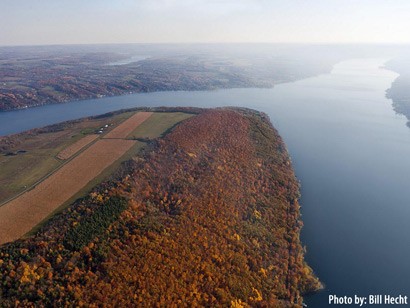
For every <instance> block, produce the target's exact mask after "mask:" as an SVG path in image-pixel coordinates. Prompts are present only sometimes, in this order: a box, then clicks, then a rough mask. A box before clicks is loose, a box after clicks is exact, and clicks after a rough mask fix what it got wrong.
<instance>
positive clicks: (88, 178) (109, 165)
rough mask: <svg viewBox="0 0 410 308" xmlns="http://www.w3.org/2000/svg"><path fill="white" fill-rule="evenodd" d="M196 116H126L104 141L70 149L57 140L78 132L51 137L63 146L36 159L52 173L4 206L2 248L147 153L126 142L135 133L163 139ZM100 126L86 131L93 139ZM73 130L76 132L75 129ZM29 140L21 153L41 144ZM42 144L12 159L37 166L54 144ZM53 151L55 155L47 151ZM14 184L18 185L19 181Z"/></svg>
mask: <svg viewBox="0 0 410 308" xmlns="http://www.w3.org/2000/svg"><path fill="white" fill-rule="evenodd" d="M190 116H192V115H190V114H189V115H188V114H185V113H176V112H170V113H167V112H159V113H152V112H138V113H135V112H124V113H120V114H119V115H118V114H117V115H115V116H113V117H112V118H104V119H103V120H102V121H104V123H108V122H109V123H115V124H113V128H112V127H110V128H108V129H110V131H108V133H105V134H103V135H94V134H90V135H82V134H81V133H79V134H78V132H77V134H74V137H72V138H71V139H75V140H74V142H73V141H72V140H70V141H71V142H70V143H69V142H67V141H66V142H63V141H58V139H59V138H58V137H57V136H55V135H53V134H57V135H58V136H60V137H61V136H63V135H66V134H68V135H70V134H73V132H72V131H71V132H70V133H68V132H67V131H66V130H65V129H63V130H62V131H59V132H54V133H50V134H51V135H50V136H52V138H50V139H52V140H54V143H56V145H57V144H58V146H56V148H51V151H50V153H48V155H46V157H43V156H41V155H40V156H39V157H34V158H35V159H36V160H37V161H38V163H39V165H41V164H43V165H45V166H47V168H42V169H41V170H37V172H38V173H39V174H38V176H37V177H40V178H41V177H42V178H43V179H41V180H40V181H38V180H37V182H35V184H34V186H31V187H30V186H29V188H28V189H27V190H26V191H25V192H23V193H20V195H18V194H16V192H14V195H15V196H16V195H17V196H16V197H15V198H14V199H11V200H10V199H9V200H10V201H6V203H3V205H2V206H0V244H3V243H6V242H9V241H13V240H15V239H18V238H20V237H22V236H23V235H25V234H27V233H28V232H30V231H31V230H32V229H33V228H35V227H36V226H38V225H39V224H41V223H42V222H44V221H45V220H46V219H48V218H49V217H50V216H51V215H52V214H54V213H55V212H56V211H59V210H60V209H61V208H62V207H63V206H66V205H68V204H69V202H72V201H74V200H75V199H76V198H78V197H81V196H83V195H84V194H86V193H87V192H88V191H89V189H91V188H92V187H93V186H94V185H96V184H98V183H99V182H101V181H103V180H104V179H105V178H106V177H108V176H109V175H110V174H112V173H113V172H114V171H115V170H116V168H118V167H119V165H120V164H121V162H123V161H125V160H127V159H130V158H131V157H132V156H134V155H136V154H137V153H138V152H139V151H140V150H141V149H142V148H143V147H144V142H139V141H136V140H130V139H126V137H127V136H129V135H130V133H133V137H135V138H141V137H145V136H146V135H147V134H148V135H150V136H152V137H154V136H160V135H162V134H164V133H165V132H167V131H168V130H169V129H170V128H172V127H173V126H175V125H176V124H177V123H179V122H180V121H182V120H184V119H186V118H187V117H190ZM114 120H115V121H114ZM162 122H163V123H162ZM97 123H98V125H93V126H92V127H86V128H85V129H86V130H87V133H89V132H91V131H90V130H92V129H94V128H95V127H99V126H101V124H102V122H101V121H98V122H97ZM141 123H143V124H144V127H143V128H142V130H140V131H138V129H137V128H138V127H139V126H140V125H141ZM94 124H96V123H94ZM80 126H81V125H80ZM67 130H68V131H70V129H67ZM83 130H84V128H83ZM83 130H82V131H83ZM117 130H118V132H117ZM40 135H41V134H40ZM100 136H101V137H100ZM25 138H26V140H24V142H21V143H20V144H18V145H17V146H15V148H16V149H17V148H18V147H19V146H21V144H23V145H24V144H30V141H31V142H32V139H33V138H34V139H36V138H37V139H38V136H37V135H34V136H31V138H30V137H27V136H24V138H23V139H25ZM41 138H42V141H43V142H39V140H37V141H36V142H34V143H35V144H36V146H37V147H36V146H34V145H31V148H30V152H29V153H25V154H22V155H16V156H11V157H10V158H12V159H15V160H14V161H18V160H21V161H23V162H24V159H27V160H28V163H32V162H33V161H34V158H33V157H30V154H31V155H32V156H33V153H37V151H40V150H41V148H42V147H44V144H48V143H47V142H50V140H48V139H47V138H46V136H45V135H42V136H41ZM43 139H44V140H43ZM46 141H47V142H46ZM58 142H60V143H58ZM32 143H33V142H32ZM64 146H65V147H64ZM47 150H49V149H46V150H45V151H47ZM27 154H28V155H27ZM62 154H64V155H65V156H64V157H67V160H66V162H65V163H64V162H62V161H61V160H59V159H57V157H58V156H59V155H60V156H61V155H62ZM34 156H35V155H34ZM51 162H53V163H51ZM26 164H27V162H26ZM4 166H6V167H7V168H8V170H9V172H10V173H11V172H12V170H13V167H14V168H16V167H17V166H16V165H14V164H10V165H7V164H3V165H1V164H0V171H1V170H2V168H4ZM53 170H55V171H53ZM22 171H24V169H23V170H22ZM16 173H17V174H18V173H19V172H16ZM23 174H24V172H23ZM17 178H18V177H17ZM13 180H14V181H15V179H13ZM0 181H1V175H0ZM3 181H4V179H3ZM32 181H33V180H32ZM20 185H21V184H20ZM3 189H4V188H3ZM5 192H6V194H5V195H7V196H10V195H12V193H13V192H7V190H6V189H5ZM0 202H1V200H0Z"/></svg>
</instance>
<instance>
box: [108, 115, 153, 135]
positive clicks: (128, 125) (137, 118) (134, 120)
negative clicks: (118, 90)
mask: <svg viewBox="0 0 410 308" xmlns="http://www.w3.org/2000/svg"><path fill="white" fill-rule="evenodd" d="M151 115H152V112H138V113H136V114H134V115H133V116H132V117H130V118H129V119H127V120H126V121H124V122H123V123H121V124H120V125H118V127H117V128H116V129H114V130H112V131H110V132H108V133H107V134H106V135H105V136H104V138H127V136H128V135H129V134H131V132H132V131H134V130H135V129H136V127H138V126H139V125H140V124H142V123H143V122H144V121H145V120H147V119H148V118H149V117H150V116H151Z"/></svg>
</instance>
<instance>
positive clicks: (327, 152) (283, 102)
mask: <svg viewBox="0 0 410 308" xmlns="http://www.w3.org/2000/svg"><path fill="white" fill-rule="evenodd" d="M385 61H387V59H353V60H349V61H345V62H342V63H339V64H337V65H336V66H335V67H334V69H333V71H332V72H331V73H330V74H325V75H321V76H317V77H313V78H309V79H305V80H301V81H297V82H294V83H288V84H281V85H278V86H276V87H275V88H274V89H233V90H219V91H208V92H162V93H149V94H136V95H129V96H122V97H114V98H103V99H98V100H88V101H82V102H74V103H69V104H60V105H49V106H44V107H38V108H33V109H26V110H20V111H12V112H5V113H0V135H4V134H10V133H15V132H19V131H23V130H26V129H29V128H33V127H38V126H44V125H47V124H51V123H56V122H60V121H64V120H68V119H75V118H79V117H83V116H89V115H96V114H101V113H105V112H108V111H112V110H117V109H121V108H128V107H136V106H201V107H214V106H227V105H230V106H245V107H250V108H255V109H258V110H261V111H265V112H267V113H268V114H269V116H270V117H271V120H272V122H273V124H274V125H275V127H276V128H277V129H278V130H279V132H280V134H281V135H282V137H283V138H284V140H285V142H286V144H287V146H288V149H289V152H290V154H291V157H292V161H293V164H294V167H295V170H296V174H297V176H298V178H299V179H300V181H301V184H302V199H301V204H302V214H303V221H304V223H305V227H304V229H303V233H302V240H303V243H304V244H305V245H306V246H307V249H308V254H307V261H308V262H309V264H310V265H311V266H312V267H313V269H314V270H315V272H316V273H317V274H318V276H319V277H320V279H321V280H322V281H323V282H324V284H325V285H326V289H325V290H324V291H323V292H320V293H318V294H315V295H313V296H310V297H308V298H307V299H306V302H307V303H308V305H309V307H327V306H328V304H327V303H328V295H329V294H335V295H338V296H345V295H347V296H353V295H355V294H356V295H358V296H368V295H371V294H382V295H385V294H390V295H399V294H401V295H403V296H404V295H407V296H410V224H409V218H410V189H409V179H410V130H409V129H408V128H407V127H406V119H405V118H404V117H403V116H400V115H396V114H395V113H394V111H393V110H392V106H391V101H390V100H388V99H386V98H385V90H386V89H387V88H389V87H390V84H391V82H392V81H393V80H394V79H395V77H396V76H397V75H396V74H395V73H393V72H390V71H387V70H384V69H381V68H380V67H381V66H382V65H383V63H384V62H385ZM379 307H382V305H380V306H379Z"/></svg>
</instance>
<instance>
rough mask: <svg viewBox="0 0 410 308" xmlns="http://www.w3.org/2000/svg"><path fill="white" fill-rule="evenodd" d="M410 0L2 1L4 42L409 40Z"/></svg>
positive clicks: (0, 30)
mask: <svg viewBox="0 0 410 308" xmlns="http://www.w3.org/2000/svg"><path fill="white" fill-rule="evenodd" d="M409 29H410V0H280V1H279V0H253V1H252V0H208V1H205V0H0V45H26V44H67V43H69V44H71V43H153V42H318V43H321V42H329V43H342V42H343V43H344V42H353V43H356V42H393V43H410V35H409Z"/></svg>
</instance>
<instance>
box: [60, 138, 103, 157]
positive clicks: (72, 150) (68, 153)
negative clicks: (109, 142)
mask: <svg viewBox="0 0 410 308" xmlns="http://www.w3.org/2000/svg"><path fill="white" fill-rule="evenodd" d="M98 137H99V135H96V134H92V135H87V136H84V137H83V138H81V139H80V140H78V141H76V142H75V143H73V144H72V145H70V146H68V147H67V148H65V149H64V150H62V151H61V152H60V153H58V155H57V158H59V159H62V160H66V159H69V158H70V157H72V156H73V155H74V154H76V153H78V152H79V151H80V150H81V149H83V148H84V147H86V146H87V145H89V144H90V143H91V142H93V141H94V140H96V139H97V138H98Z"/></svg>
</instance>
